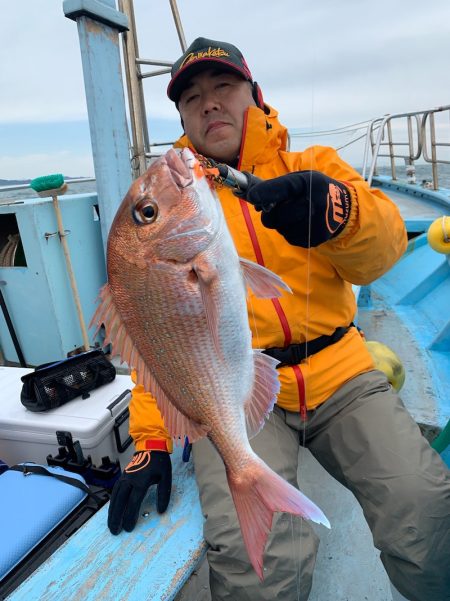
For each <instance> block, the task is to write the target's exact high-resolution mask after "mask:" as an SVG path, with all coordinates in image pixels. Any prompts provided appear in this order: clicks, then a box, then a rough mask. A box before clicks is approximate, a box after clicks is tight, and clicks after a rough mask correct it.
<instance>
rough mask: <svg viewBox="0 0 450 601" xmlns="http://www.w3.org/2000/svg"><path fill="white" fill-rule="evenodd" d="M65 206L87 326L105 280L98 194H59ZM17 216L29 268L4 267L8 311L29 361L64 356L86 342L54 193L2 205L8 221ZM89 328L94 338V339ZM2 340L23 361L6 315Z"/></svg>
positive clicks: (0, 214) (1, 216)
mask: <svg viewBox="0 0 450 601" xmlns="http://www.w3.org/2000/svg"><path fill="white" fill-rule="evenodd" d="M59 201H60V208H61V213H62V220H63V224H64V228H65V230H66V231H67V237H66V240H67V242H68V245H69V252H70V255H71V260H72V266H73V270H74V273H75V279H76V282H77V286H78V292H79V295H80V300H81V305H82V310H83V314H84V318H85V322H86V325H88V324H89V321H90V319H91V317H92V315H93V312H94V310H95V307H96V298H97V296H98V292H99V290H100V287H101V286H102V285H103V284H104V283H105V282H106V268H105V259H104V254H103V243H102V235H101V228H100V220H99V217H98V200H97V195H96V194H83V195H73V196H67V197H64V196H62V197H60V199H59ZM11 214H12V215H14V216H15V219H16V220H17V226H18V230H19V234H20V238H21V241H22V244H23V248H24V254H25V260H26V264H27V265H26V267H0V280H2V281H3V282H4V283H3V285H2V292H3V296H4V298H5V302H6V306H7V308H8V312H9V313H10V316H11V320H12V323H13V326H14V330H15V332H16V335H17V338H18V340H19V343H20V346H21V349H22V351H23V354H24V356H25V360H26V362H27V364H28V365H39V364H41V363H45V362H48V361H53V360H55V359H62V358H64V357H66V356H67V354H68V353H70V352H71V351H74V350H75V349H77V348H79V347H81V346H82V344H83V338H82V334H81V329H80V325H79V320H78V317H77V312H76V308H75V303H74V300H73V295H72V290H71V286H70V280H69V276H68V273H67V269H66V263H65V259H64V253H63V248H62V245H61V242H60V240H59V236H58V234H57V230H58V227H57V222H56V216H55V212H54V209H53V203H52V200H51V198H47V199H45V198H44V199H41V198H39V199H27V200H25V201H24V202H23V203H20V204H17V203H16V204H13V205H1V206H0V230H1V228H2V220H3V222H5V221H9V222H10V220H11ZM92 334H93V332H92V330H90V343H91V344H94V342H95V341H94V340H93V337H92ZM0 343H1V347H2V351H3V354H4V356H5V359H6V360H7V361H11V362H14V363H15V362H18V357H17V354H16V351H15V349H14V346H13V343H12V340H11V336H10V334H9V331H8V329H7V327H6V322H5V319H4V317H3V315H2V316H1V317H0Z"/></svg>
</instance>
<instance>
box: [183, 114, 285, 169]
mask: <svg viewBox="0 0 450 601" xmlns="http://www.w3.org/2000/svg"><path fill="white" fill-rule="evenodd" d="M266 107H267V109H268V110H269V112H268V114H266V113H265V112H264V111H262V110H261V109H259V108H258V107H256V106H250V107H249V108H248V109H247V111H246V114H245V117H244V128H243V135H242V145H241V152H240V155H239V164H238V167H239V169H241V170H243V171H252V170H253V167H254V166H256V165H263V164H264V163H270V162H271V161H272V160H273V159H274V158H275V157H276V155H277V154H278V152H279V151H280V150H286V146H287V129H286V128H285V127H284V125H281V123H280V122H279V121H278V111H277V110H275V109H273V108H272V107H270V106H268V105H266ZM186 146H187V147H189V148H191V150H193V151H194V152H195V148H194V147H193V145H192V142H191V141H190V140H189V138H188V137H187V136H186V135H183V136H181V138H179V140H177V142H176V143H175V148H183V147H186Z"/></svg>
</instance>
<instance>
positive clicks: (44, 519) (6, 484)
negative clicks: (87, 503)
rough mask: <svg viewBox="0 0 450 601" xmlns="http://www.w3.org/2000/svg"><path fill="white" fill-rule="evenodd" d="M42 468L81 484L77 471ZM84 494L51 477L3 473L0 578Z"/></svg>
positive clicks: (0, 497) (0, 488) (51, 528)
mask: <svg viewBox="0 0 450 601" xmlns="http://www.w3.org/2000/svg"><path fill="white" fill-rule="evenodd" d="M21 465H22V464H21ZM25 465H26V464H25ZM29 465H36V464H29ZM42 467H45V468H46V469H47V470H48V471H49V472H53V473H55V474H59V475H62V476H69V477H70V478H76V479H77V480H80V481H81V482H83V483H84V479H83V478H82V477H81V476H79V475H78V474H74V473H72V472H68V471H66V470H64V469H62V468H58V467H48V466H42ZM85 497H86V493H85V492H83V491H82V490H80V489H78V488H76V487H75V486H72V485H70V484H66V483H65V482H61V481H60V480H57V479H56V478H52V477H51V476H41V475H39V474H28V475H26V476H25V475H24V474H23V473H22V472H18V471H13V470H7V471H6V472H3V473H2V474H1V475H0V580H1V579H2V578H4V577H5V576H6V575H7V574H8V573H9V572H10V571H11V570H12V569H13V568H14V567H15V566H16V565H17V564H18V563H19V562H20V561H21V560H22V559H23V558H24V557H26V556H27V555H28V554H29V553H30V552H31V551H32V550H33V549H34V547H36V545H38V544H39V543H40V542H41V541H42V540H43V539H44V538H45V537H46V536H47V535H48V534H49V533H50V532H52V530H54V529H55V528H56V526H58V524H59V523H60V522H61V521H62V520H64V518H65V517H67V516H68V515H69V514H70V513H71V512H72V511H73V510H74V509H75V508H76V507H77V505H79V504H80V503H81V502H82V501H83V499H84V498H85Z"/></svg>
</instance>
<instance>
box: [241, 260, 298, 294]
mask: <svg viewBox="0 0 450 601" xmlns="http://www.w3.org/2000/svg"><path fill="white" fill-rule="evenodd" d="M239 262H240V264H241V269H242V273H243V276H244V280H245V283H246V284H247V286H248V287H249V288H251V290H252V291H253V294H254V295H255V296H258V297H259V298H277V297H278V296H281V294H282V292H281V290H286V291H287V292H292V290H291V289H290V288H289V286H288V285H287V284H285V283H284V282H283V280H282V279H281V278H280V276H278V275H277V274H276V273H273V271H270V270H269V269H267V268H266V267H263V266H262V265H258V263H254V262H253V261H248V260H247V259H243V258H242V257H240V258H239Z"/></svg>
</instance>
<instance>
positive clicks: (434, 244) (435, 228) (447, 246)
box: [427, 215, 450, 255]
mask: <svg viewBox="0 0 450 601" xmlns="http://www.w3.org/2000/svg"><path fill="white" fill-rule="evenodd" d="M427 239H428V244H429V245H430V246H431V248H432V249H433V250H435V251H436V252H438V253H443V254H444V255H448V254H450V217H448V216H445V215H443V216H442V217H439V219H436V221H433V223H432V224H431V225H430V227H429V228H428V233H427Z"/></svg>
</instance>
